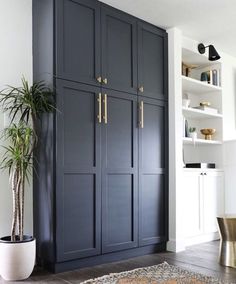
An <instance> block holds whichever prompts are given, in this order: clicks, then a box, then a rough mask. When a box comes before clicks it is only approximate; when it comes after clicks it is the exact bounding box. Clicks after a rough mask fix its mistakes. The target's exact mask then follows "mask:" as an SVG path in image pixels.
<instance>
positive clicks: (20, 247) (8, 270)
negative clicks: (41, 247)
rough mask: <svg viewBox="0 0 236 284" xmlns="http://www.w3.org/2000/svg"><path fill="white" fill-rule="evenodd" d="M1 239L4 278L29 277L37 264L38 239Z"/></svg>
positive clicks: (1, 271)
mask: <svg viewBox="0 0 236 284" xmlns="http://www.w3.org/2000/svg"><path fill="white" fill-rule="evenodd" d="M4 239H5V238H2V239H0V275H1V277H2V278H3V279H4V280H7V281H17V280H23V279H27V278H28V277H29V276H30V275H31V273H32V271H33V269H34V265H35V255H36V241H35V239H34V238H31V239H27V240H25V241H22V242H9V241H4Z"/></svg>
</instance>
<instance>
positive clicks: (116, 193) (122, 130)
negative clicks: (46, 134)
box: [102, 91, 138, 253]
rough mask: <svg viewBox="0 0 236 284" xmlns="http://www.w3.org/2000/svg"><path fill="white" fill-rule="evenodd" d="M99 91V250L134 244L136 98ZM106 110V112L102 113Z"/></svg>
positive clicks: (120, 247) (135, 227)
mask: <svg viewBox="0 0 236 284" xmlns="http://www.w3.org/2000/svg"><path fill="white" fill-rule="evenodd" d="M106 96H107V97H106V98H105V94H104V92H103V118H104V119H103V126H102V252H103V253H107V252H114V251H118V250H123V249H128V248H133V247H136V246H137V217H138V214H137V190H138V185H137V97H136V96H134V95H128V94H123V93H121V92H115V91H107V93H106ZM106 110H107V113H106Z"/></svg>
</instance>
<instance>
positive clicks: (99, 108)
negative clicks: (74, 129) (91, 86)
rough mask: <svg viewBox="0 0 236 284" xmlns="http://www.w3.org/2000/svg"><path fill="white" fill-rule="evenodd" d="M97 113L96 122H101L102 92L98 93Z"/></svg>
mask: <svg viewBox="0 0 236 284" xmlns="http://www.w3.org/2000/svg"><path fill="white" fill-rule="evenodd" d="M97 101H98V115H97V119H98V123H102V94H101V93H99V94H98V98H97Z"/></svg>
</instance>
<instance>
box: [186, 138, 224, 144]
mask: <svg viewBox="0 0 236 284" xmlns="http://www.w3.org/2000/svg"><path fill="white" fill-rule="evenodd" d="M183 144H185V145H193V140H192V138H189V137H183ZM195 144H196V145H221V144H222V142H221V141H216V140H205V139H196V140H195Z"/></svg>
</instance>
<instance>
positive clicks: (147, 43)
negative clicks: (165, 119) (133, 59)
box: [138, 22, 168, 100]
mask: <svg viewBox="0 0 236 284" xmlns="http://www.w3.org/2000/svg"><path fill="white" fill-rule="evenodd" d="M167 52H168V48H167V33H166V32H165V31H163V30H160V29H158V28H156V27H154V26H152V25H149V24H146V23H143V22H139V23H138V91H139V95H143V96H146V97H149V98H153V99H162V100H167V84H168V81H167V80H168V73H167Z"/></svg>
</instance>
